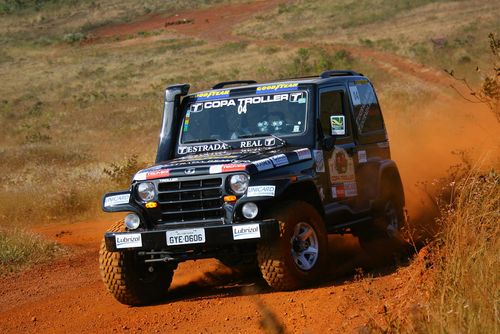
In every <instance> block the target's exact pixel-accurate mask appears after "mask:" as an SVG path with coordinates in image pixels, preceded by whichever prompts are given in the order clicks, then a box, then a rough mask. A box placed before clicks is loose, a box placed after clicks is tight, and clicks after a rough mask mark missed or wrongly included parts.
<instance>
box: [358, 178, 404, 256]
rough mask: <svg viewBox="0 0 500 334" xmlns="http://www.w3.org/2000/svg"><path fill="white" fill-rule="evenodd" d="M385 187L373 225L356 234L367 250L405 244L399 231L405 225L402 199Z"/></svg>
mask: <svg viewBox="0 0 500 334" xmlns="http://www.w3.org/2000/svg"><path fill="white" fill-rule="evenodd" d="M386 188H387V190H385V191H384V194H383V195H382V203H381V205H380V206H379V208H378V209H377V212H376V218H375V221H374V223H373V225H372V226H371V227H370V228H368V229H366V230H365V231H363V233H360V234H359V235H358V240H359V243H360V245H361V247H362V248H363V249H365V250H366V251H369V252H374V251H377V252H378V251H379V250H380V247H381V246H386V247H389V248H398V247H402V246H403V245H404V244H405V241H404V238H403V236H402V233H401V230H402V228H403V227H404V226H405V225H406V213H405V208H404V203H403V200H402V199H401V198H400V196H397V194H396V193H395V192H394V191H393V190H391V189H390V187H386Z"/></svg>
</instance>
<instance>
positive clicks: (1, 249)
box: [0, 228, 62, 277]
mask: <svg viewBox="0 0 500 334" xmlns="http://www.w3.org/2000/svg"><path fill="white" fill-rule="evenodd" d="M61 250H62V249H61V248H60V247H59V246H58V245H57V244H56V243H54V242H48V241H46V240H45V239H43V238H42V237H40V236H39V235H37V234H34V233H32V232H28V231H25V230H22V229H19V228H16V229H9V230H5V229H1V230H0V277H1V276H4V275H6V274H8V273H12V272H15V271H18V270H20V269H22V268H24V267H26V266H28V265H33V264H36V263H42V262H45V261H48V260H50V259H52V258H54V257H55V256H56V255H57V254H60V253H61Z"/></svg>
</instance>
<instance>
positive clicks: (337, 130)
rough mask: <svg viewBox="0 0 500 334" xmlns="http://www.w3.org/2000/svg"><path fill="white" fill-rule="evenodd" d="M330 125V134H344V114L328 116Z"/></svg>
mask: <svg viewBox="0 0 500 334" xmlns="http://www.w3.org/2000/svg"><path fill="white" fill-rule="evenodd" d="M330 126H331V134H332V135H345V116H344V115H335V116H330Z"/></svg>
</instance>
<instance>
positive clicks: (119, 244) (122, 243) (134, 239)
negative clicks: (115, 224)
mask: <svg viewBox="0 0 500 334" xmlns="http://www.w3.org/2000/svg"><path fill="white" fill-rule="evenodd" d="M115 243H116V248H136V247H142V238H141V234H140V233H134V234H132V233H130V234H117V235H115Z"/></svg>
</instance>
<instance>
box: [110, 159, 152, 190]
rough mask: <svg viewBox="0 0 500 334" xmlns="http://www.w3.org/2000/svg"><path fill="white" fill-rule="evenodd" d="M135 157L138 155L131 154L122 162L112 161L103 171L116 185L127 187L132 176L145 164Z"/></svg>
mask: <svg viewBox="0 0 500 334" xmlns="http://www.w3.org/2000/svg"><path fill="white" fill-rule="evenodd" d="M137 159H138V155H137V154H133V155H132V156H131V157H130V158H127V159H126V160H125V161H124V162H122V163H112V164H111V165H110V166H109V168H104V170H103V172H104V174H106V175H107V176H108V177H109V178H110V179H111V181H113V183H115V184H116V185H118V186H120V187H128V186H129V184H130V179H131V178H132V176H134V174H135V173H136V172H137V171H139V170H140V169H142V168H144V167H145V166H146V164H145V163H143V162H139V161H138V160H137Z"/></svg>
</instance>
